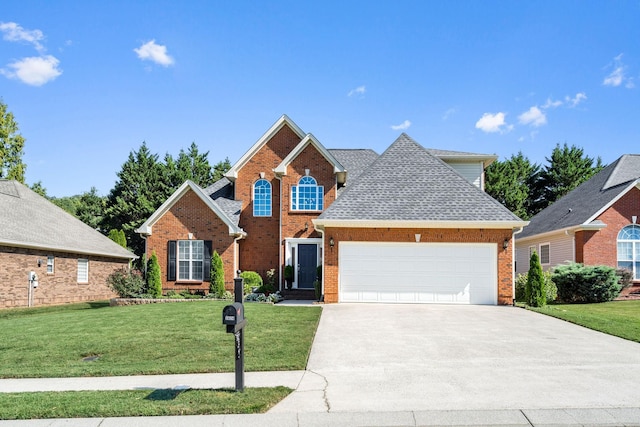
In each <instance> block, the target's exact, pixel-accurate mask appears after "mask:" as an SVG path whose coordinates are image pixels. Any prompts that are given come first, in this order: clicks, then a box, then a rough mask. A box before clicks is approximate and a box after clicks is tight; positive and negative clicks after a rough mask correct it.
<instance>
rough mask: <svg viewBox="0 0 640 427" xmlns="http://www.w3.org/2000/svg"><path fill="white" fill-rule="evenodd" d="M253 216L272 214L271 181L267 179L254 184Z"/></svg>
mask: <svg viewBox="0 0 640 427" xmlns="http://www.w3.org/2000/svg"><path fill="white" fill-rule="evenodd" d="M253 216H271V183H270V182H269V181H267V180H266V179H259V180H258V181H256V183H255V184H254V185H253Z"/></svg>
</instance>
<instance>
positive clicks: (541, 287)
mask: <svg viewBox="0 0 640 427" xmlns="http://www.w3.org/2000/svg"><path fill="white" fill-rule="evenodd" d="M525 299H526V302H527V304H529V305H530V306H532V307H544V306H545V305H546V304H547V290H546V282H545V280H544V276H543V273H542V265H540V258H539V257H538V253H537V252H535V251H534V252H533V253H532V254H531V259H530V260H529V273H528V275H527V285H526V287H525Z"/></svg>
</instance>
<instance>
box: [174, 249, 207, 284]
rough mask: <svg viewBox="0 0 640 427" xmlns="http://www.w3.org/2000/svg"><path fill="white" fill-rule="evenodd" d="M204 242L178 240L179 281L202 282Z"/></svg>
mask: <svg viewBox="0 0 640 427" xmlns="http://www.w3.org/2000/svg"><path fill="white" fill-rule="evenodd" d="M203 260H204V241H202V240H178V279H179V280H202V277H203V274H202V267H203Z"/></svg>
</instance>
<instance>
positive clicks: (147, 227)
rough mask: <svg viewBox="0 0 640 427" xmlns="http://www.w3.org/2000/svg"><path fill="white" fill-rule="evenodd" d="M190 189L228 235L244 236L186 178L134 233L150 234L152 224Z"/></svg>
mask: <svg viewBox="0 0 640 427" xmlns="http://www.w3.org/2000/svg"><path fill="white" fill-rule="evenodd" d="M189 190H192V191H193V192H194V193H195V194H196V195H197V196H198V197H199V198H200V200H202V201H203V202H204V203H205V204H206V205H207V206H208V207H209V209H211V210H212V211H213V212H214V213H215V214H216V215H217V216H218V218H220V219H221V220H222V221H223V222H224V223H225V224H226V225H227V226H228V227H229V235H230V236H238V235H242V236H246V233H245V232H244V230H243V229H242V228H240V227H238V226H237V225H235V224H234V223H233V221H231V219H230V218H229V217H228V216H227V214H226V213H224V211H223V210H222V209H221V208H220V206H218V204H217V203H216V202H215V201H214V200H213V199H212V198H211V197H209V196H208V195H206V194H205V193H204V190H202V188H200V186H198V185H197V184H196V183H194V182H193V181H190V180H186V181H185V182H184V184H182V185H181V186H180V188H178V189H177V190H176V191H174V192H173V194H172V195H171V197H169V198H168V199H167V200H165V202H164V203H163V204H162V205H161V206H160V207H159V208H158V209H156V211H155V212H154V213H153V214H151V216H150V217H149V219H147V220H146V221H145V222H144V224H142V225H141V226H140V227H139V228H138V229H136V230H135V232H136V233H138V234H142V235H146V236H150V235H151V234H152V233H153V226H154V225H155V223H156V222H157V221H158V220H159V219H160V218H162V217H163V216H164V214H166V213H167V212H168V211H169V209H171V208H172V207H173V205H174V204H175V203H176V202H178V200H180V199H181V198H182V196H184V195H185V194H186V193H187V191H189Z"/></svg>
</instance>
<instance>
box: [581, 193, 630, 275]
mask: <svg viewBox="0 0 640 427" xmlns="http://www.w3.org/2000/svg"><path fill="white" fill-rule="evenodd" d="M633 215H635V216H637V217H638V218H640V190H638V189H637V188H633V189H632V190H631V191H629V192H628V193H627V194H625V195H624V196H622V197H621V198H620V199H619V200H618V201H617V202H615V203H614V204H613V205H612V206H611V207H610V208H609V209H607V210H606V211H605V212H603V213H602V214H601V215H600V216H599V217H598V218H597V219H599V220H601V221H602V222H604V223H605V224H607V226H606V227H604V228H603V229H601V230H598V231H597V232H593V231H580V232H577V233H576V262H581V263H584V264H587V265H608V266H611V267H616V266H617V265H618V259H617V256H618V246H617V240H618V233H619V232H620V230H622V229H623V228H624V227H625V226H627V225H630V224H631V223H632V222H631V221H632V219H631V217H632V216H633Z"/></svg>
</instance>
